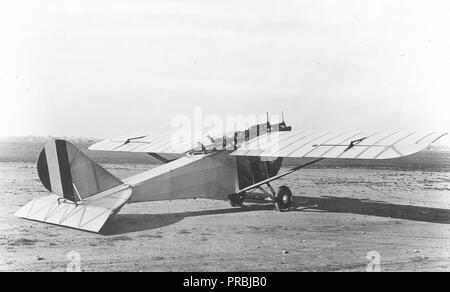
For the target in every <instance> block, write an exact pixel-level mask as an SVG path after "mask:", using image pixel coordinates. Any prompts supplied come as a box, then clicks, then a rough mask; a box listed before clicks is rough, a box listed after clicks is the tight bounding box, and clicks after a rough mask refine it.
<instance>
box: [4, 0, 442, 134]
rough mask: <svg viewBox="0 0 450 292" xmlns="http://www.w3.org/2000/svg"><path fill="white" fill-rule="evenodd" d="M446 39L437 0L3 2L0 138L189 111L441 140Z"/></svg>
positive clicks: (113, 126) (117, 125) (122, 129)
mask: <svg viewBox="0 0 450 292" xmlns="http://www.w3.org/2000/svg"><path fill="white" fill-rule="evenodd" d="M5 2H8V3H5ZM449 36H450V1H411V0H409V1H398V0H388V1H379V0H377V1H373V0H371V1H361V0H355V1H347V0H339V1H331V0H329V1H318V0H310V1H275V0H272V1H262V0H255V1H248V0H239V1H230V0H226V1H225V0H224V1H213V0H199V1H197V0H194V1H182V0H179V1H167V0H164V1H150V0H144V1H130V0H127V1H111V0H107V1H92V0H89V1H60V0H59V1H32V0H30V1H3V2H2V3H1V4H0V43H1V44H0V111H1V112H0V135H27V134H35V135H49V134H50V135H61V136H85V137H101V138H102V137H108V136H114V135H118V134H123V133H127V132H133V131H137V130H147V129H149V130H151V129H165V128H168V127H170V124H171V119H172V117H174V116H176V115H179V114H184V115H188V116H192V114H193V107H194V106H199V107H201V108H202V110H203V112H204V114H205V115H207V114H218V115H226V114H244V115H248V114H258V115H259V114H264V112H265V111H266V110H270V111H271V112H274V113H278V112H279V111H281V110H284V112H285V115H286V118H287V120H288V122H289V123H290V124H292V125H293V126H294V127H295V128H296V129H308V130H310V129H317V130H323V129H330V130H347V129H348V130H354V129H367V130H375V129H394V130H396V129H438V130H447V131H448V130H450V111H449V110H450V101H449V99H450V37H449Z"/></svg>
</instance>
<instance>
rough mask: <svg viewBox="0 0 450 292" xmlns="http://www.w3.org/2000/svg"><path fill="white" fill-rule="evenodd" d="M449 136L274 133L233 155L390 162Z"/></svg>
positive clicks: (438, 133)
mask: <svg viewBox="0 0 450 292" xmlns="http://www.w3.org/2000/svg"><path fill="white" fill-rule="evenodd" d="M446 134H447V133H442V132H424V131H378V132H363V131H360V132H358V131H347V132H333V131H328V132H327V131H302V132H271V133H267V134H264V135H262V136H259V137H256V138H254V139H252V140H249V141H247V142H245V143H243V144H241V145H240V147H239V149H237V150H236V151H234V152H232V153H231V154H230V155H233V156H259V157H297V158H300V157H315V158H353V159H388V158H397V157H401V156H406V155H410V154H413V153H416V152H418V151H420V150H422V149H424V148H426V147H427V146H429V145H430V144H431V143H433V142H434V141H436V140H437V139H439V138H441V137H442V136H444V135H446Z"/></svg>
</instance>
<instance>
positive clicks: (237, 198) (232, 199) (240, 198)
mask: <svg viewBox="0 0 450 292" xmlns="http://www.w3.org/2000/svg"><path fill="white" fill-rule="evenodd" d="M244 199H245V193H240V194H231V195H228V197H227V201H228V203H230V205H231V207H241V206H242V203H244Z"/></svg>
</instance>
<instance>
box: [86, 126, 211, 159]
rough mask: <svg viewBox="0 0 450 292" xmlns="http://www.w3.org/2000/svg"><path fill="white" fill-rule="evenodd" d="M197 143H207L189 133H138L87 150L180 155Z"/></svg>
mask: <svg viewBox="0 0 450 292" xmlns="http://www.w3.org/2000/svg"><path fill="white" fill-rule="evenodd" d="M199 142H201V143H209V142H208V141H207V139H206V138H203V139H195V137H193V136H192V135H190V134H189V133H180V132H177V133H174V132H156V131H155V132H138V133H133V134H128V135H123V136H119V137H115V138H111V139H108V140H104V141H101V142H98V143H96V144H94V145H92V146H91V147H89V150H103V151H124V152H143V153H158V154H182V153H185V152H187V151H189V150H191V149H194V148H196V147H198V143H199Z"/></svg>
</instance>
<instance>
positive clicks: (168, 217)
mask: <svg viewBox="0 0 450 292" xmlns="http://www.w3.org/2000/svg"><path fill="white" fill-rule="evenodd" d="M0 154H1V153H0ZM102 165H103V166H104V167H105V168H107V169H108V170H109V171H111V172H112V173H113V174H115V175H117V176H118V177H120V178H125V177H128V176H131V175H134V174H136V173H139V172H142V171H145V170H147V169H149V168H151V167H153V166H151V165H143V164H136V163H107V164H102ZM282 171H283V169H282ZM282 184H286V185H288V186H290V187H291V189H292V191H293V193H294V196H295V197H294V210H293V211H291V212H282V213H280V212H277V211H275V210H274V208H273V205H272V204H270V203H267V202H264V201H263V200H257V198H258V195H254V196H252V197H253V198H252V199H250V200H249V202H247V203H246V206H245V207H244V208H232V207H230V206H229V205H228V203H227V202H225V201H220V200H206V199H196V200H194V199H190V200H177V201H162V202H150V203H139V204H130V205H126V206H125V207H124V208H122V210H121V211H120V213H119V214H118V215H116V217H115V218H114V220H112V221H111V222H110V223H109V224H108V225H107V226H106V227H105V228H104V230H103V233H102V234H95V233H89V232H83V231H79V230H75V229H69V228H63V227H59V226H54V225H49V224H43V223H39V222H34V221H29V220H25V219H20V218H16V217H14V216H13V213H14V212H15V211H16V210H17V209H19V208H20V207H21V206H23V205H24V204H26V203H27V202H28V201H30V200H32V199H33V198H36V197H37V196H42V195H45V194H46V191H45V189H44V188H43V187H42V186H41V183H40V181H39V179H38V177H37V173H36V168H35V163H33V162H26V161H25V162H23V161H22V162H21V161H11V162H0V200H1V203H0V271H65V270H66V269H67V267H68V265H69V267H70V266H71V264H73V263H74V260H77V257H73V256H74V254H75V255H79V256H80V258H79V259H80V261H79V263H80V268H81V270H82V271H366V269H367V266H368V265H370V264H371V261H372V260H371V259H370V256H368V254H369V255H373V254H375V255H377V254H379V256H380V261H379V262H380V267H381V270H382V271H450V225H449V224H450V172H448V171H433V170H408V171H405V170H396V169H386V168H384V169H371V168H364V167H363V168H361V167H360V168H346V167H343V168H342V167H333V168H324V167H321V168H312V169H304V170H301V171H298V172H296V173H294V174H292V175H289V176H287V177H285V178H283V179H281V180H279V181H277V182H276V183H274V186H275V187H276V186H279V185H282ZM74 252H75V253H74ZM372 262H373V261H372Z"/></svg>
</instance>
